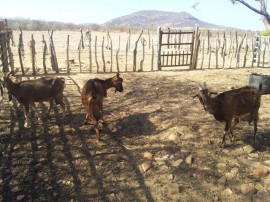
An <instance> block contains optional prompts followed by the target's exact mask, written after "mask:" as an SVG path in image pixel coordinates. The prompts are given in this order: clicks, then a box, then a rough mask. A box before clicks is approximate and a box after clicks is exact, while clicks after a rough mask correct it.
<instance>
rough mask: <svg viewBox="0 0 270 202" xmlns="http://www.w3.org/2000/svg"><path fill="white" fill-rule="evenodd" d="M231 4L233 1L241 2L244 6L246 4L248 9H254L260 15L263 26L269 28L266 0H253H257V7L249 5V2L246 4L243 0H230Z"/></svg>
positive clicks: (269, 20)
mask: <svg viewBox="0 0 270 202" xmlns="http://www.w3.org/2000/svg"><path fill="white" fill-rule="evenodd" d="M230 1H231V2H232V3H233V4H235V3H241V4H243V5H244V6H246V7H247V8H249V9H250V10H252V11H254V12H255V13H258V14H259V15H261V16H262V21H263V23H264V26H265V28H266V29H267V30H270V16H269V14H268V12H267V0H254V1H257V2H258V3H260V8H259V9H257V8H255V7H253V6H251V5H250V4H248V3H247V2H246V1H244V0H230Z"/></svg>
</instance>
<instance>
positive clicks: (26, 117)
mask: <svg viewBox="0 0 270 202" xmlns="http://www.w3.org/2000/svg"><path fill="white" fill-rule="evenodd" d="M24 107H25V114H24V117H25V122H24V127H25V128H29V124H28V123H29V120H28V114H29V104H26V105H24Z"/></svg>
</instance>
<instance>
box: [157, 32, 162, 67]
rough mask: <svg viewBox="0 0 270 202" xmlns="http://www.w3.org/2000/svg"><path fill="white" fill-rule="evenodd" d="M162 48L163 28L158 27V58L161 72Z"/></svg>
mask: <svg viewBox="0 0 270 202" xmlns="http://www.w3.org/2000/svg"><path fill="white" fill-rule="evenodd" d="M161 46H162V31H161V27H158V58H157V67H158V71H160V70H161Z"/></svg>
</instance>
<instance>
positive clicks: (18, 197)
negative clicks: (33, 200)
mask: <svg viewBox="0 0 270 202" xmlns="http://www.w3.org/2000/svg"><path fill="white" fill-rule="evenodd" d="M24 198H25V195H19V196H17V201H21V200H23V199H24Z"/></svg>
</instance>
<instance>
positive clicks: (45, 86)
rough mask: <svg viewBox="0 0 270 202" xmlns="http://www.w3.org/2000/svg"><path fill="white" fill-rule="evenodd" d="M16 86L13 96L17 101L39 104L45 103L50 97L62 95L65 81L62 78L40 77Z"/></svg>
mask: <svg viewBox="0 0 270 202" xmlns="http://www.w3.org/2000/svg"><path fill="white" fill-rule="evenodd" d="M16 86H17V89H16V90H17V93H14V94H15V97H17V99H18V100H22V99H24V100H25V99H29V100H32V101H34V102H39V101H47V100H49V99H51V98H52V97H59V94H61V95H62V94H63V90H64V88H65V80H64V78H57V77H42V78H39V79H34V80H25V81H21V82H18V83H16ZM26 95H27V96H26ZM22 101H23V100H22Z"/></svg>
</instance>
